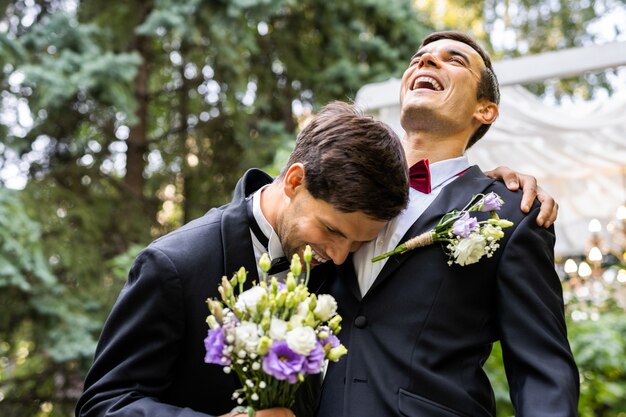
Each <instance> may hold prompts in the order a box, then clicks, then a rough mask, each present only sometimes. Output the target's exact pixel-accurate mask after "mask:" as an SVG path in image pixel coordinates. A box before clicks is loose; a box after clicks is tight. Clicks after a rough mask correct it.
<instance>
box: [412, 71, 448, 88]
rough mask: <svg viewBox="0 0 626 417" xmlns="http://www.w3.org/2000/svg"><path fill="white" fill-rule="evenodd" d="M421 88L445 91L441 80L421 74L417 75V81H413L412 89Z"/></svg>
mask: <svg viewBox="0 0 626 417" xmlns="http://www.w3.org/2000/svg"><path fill="white" fill-rule="evenodd" d="M419 88H423V89H427V90H433V91H443V87H442V86H441V84H440V83H439V81H437V80H435V79H434V78H433V77H429V76H427V75H421V76H419V77H417V78H416V79H415V81H413V85H412V86H411V91H413V90H417V89H419Z"/></svg>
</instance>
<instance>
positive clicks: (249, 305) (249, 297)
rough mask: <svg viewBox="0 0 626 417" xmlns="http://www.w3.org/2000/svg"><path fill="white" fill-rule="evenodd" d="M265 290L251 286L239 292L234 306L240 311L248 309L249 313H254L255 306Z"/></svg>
mask: <svg viewBox="0 0 626 417" xmlns="http://www.w3.org/2000/svg"><path fill="white" fill-rule="evenodd" d="M263 294H266V290H265V289H263V288H261V287H252V288H250V289H249V290H246V291H244V292H242V293H241V294H239V297H238V298H237V302H236V303H235V306H236V307H237V308H238V309H239V310H241V311H246V310H247V311H248V312H249V313H251V314H254V313H256V306H257V304H258V303H259V301H260V300H261V297H262V296H263Z"/></svg>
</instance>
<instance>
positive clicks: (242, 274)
mask: <svg viewBox="0 0 626 417" xmlns="http://www.w3.org/2000/svg"><path fill="white" fill-rule="evenodd" d="M246 275H248V273H247V272H246V268H244V267H243V266H242V267H241V268H239V271H237V282H238V283H239V284H243V283H244V282H246Z"/></svg>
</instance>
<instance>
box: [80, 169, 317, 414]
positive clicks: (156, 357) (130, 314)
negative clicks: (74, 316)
mask: <svg viewBox="0 0 626 417" xmlns="http://www.w3.org/2000/svg"><path fill="white" fill-rule="evenodd" d="M271 181H272V178H271V177H269V176H268V175H266V174H265V173H263V172H261V171H259V170H250V171H248V172H247V173H246V174H245V175H244V177H243V178H242V179H241V180H240V181H239V183H238V184H237V187H236V189H235V192H234V196H233V200H232V202H231V203H230V204H228V205H225V206H223V207H220V208H216V209H212V210H210V211H209V212H208V213H207V214H206V215H204V216H203V217H202V218H199V219H197V220H194V221H192V222H191V223H189V224H187V225H185V226H183V227H182V228H180V229H178V230H176V231H174V232H172V233H170V234H168V235H166V236H164V237H162V238H160V239H158V240H156V241H155V242H154V243H152V244H151V245H150V246H149V247H148V248H146V249H145V250H144V251H143V252H142V253H141V254H140V255H139V256H138V257H137V259H136V261H135V264H134V266H133V267H132V269H131V271H130V274H129V278H128V282H127V283H126V285H125V287H124V289H123V290H122V292H121V294H120V296H119V298H118V300H117V302H116V303H115V306H114V307H113V310H112V311H111V313H110V316H109V317H108V319H107V321H106V323H105V325H104V329H103V331H102V334H101V337H100V340H99V344H98V348H97V350H96V355H95V359H94V363H93V366H92V368H91V370H90V371H89V373H88V375H87V378H86V381H85V391H84V393H83V395H82V397H81V398H80V400H79V402H78V405H77V407H76V416H77V417H78V416H81V417H95V416H110V417H112V416H116V417H117V416H133V417H135V416H145V417H170V416H177V417H201V416H202V417H206V416H207V415H220V414H224V413H227V412H229V411H230V410H231V409H232V408H233V407H234V406H235V405H236V404H235V403H234V402H233V401H232V400H231V395H232V393H233V391H234V390H235V389H236V388H238V387H239V384H238V382H237V378H236V376H235V375H233V374H231V375H226V374H225V373H224V372H223V370H222V368H221V367H220V366H217V365H212V364H205V363H204V355H205V350H204V342H203V340H204V338H205V337H206V335H207V330H208V327H207V325H206V322H205V318H206V316H207V315H208V313H209V312H208V308H207V304H206V299H207V298H208V297H215V298H219V294H218V291H217V288H218V285H219V282H220V281H221V278H222V276H223V275H226V276H228V277H230V276H232V274H233V273H234V272H236V271H237V270H238V269H239V268H240V267H241V266H244V267H245V268H246V269H247V270H248V274H249V275H248V282H251V281H253V280H257V279H258V275H257V268H256V261H255V257H254V250H253V247H252V241H251V238H250V230H249V226H248V216H247V211H246V204H245V197H246V196H248V195H250V194H252V193H253V192H254V191H256V190H258V189H259V188H260V187H262V186H263V185H265V184H268V183H270V182H271ZM312 281H313V280H312Z"/></svg>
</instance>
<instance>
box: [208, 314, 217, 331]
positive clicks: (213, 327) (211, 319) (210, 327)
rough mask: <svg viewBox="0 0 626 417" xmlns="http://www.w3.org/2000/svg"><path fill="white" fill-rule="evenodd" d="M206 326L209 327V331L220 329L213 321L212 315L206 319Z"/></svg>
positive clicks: (214, 320) (215, 321)
mask: <svg viewBox="0 0 626 417" xmlns="http://www.w3.org/2000/svg"><path fill="white" fill-rule="evenodd" d="M206 324H208V325H209V329H217V328H218V327H220V325H219V323H218V322H217V320H216V319H215V316H213V315H210V316H209V317H207V318H206Z"/></svg>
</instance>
